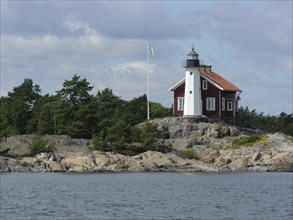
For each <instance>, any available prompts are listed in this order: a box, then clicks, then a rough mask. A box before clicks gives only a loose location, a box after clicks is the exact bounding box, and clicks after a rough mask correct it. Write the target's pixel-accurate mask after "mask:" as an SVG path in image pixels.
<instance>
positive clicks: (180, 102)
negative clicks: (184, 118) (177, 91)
mask: <svg viewBox="0 0 293 220" xmlns="http://www.w3.org/2000/svg"><path fill="white" fill-rule="evenodd" d="M177 109H178V111H183V110H184V98H183V97H179V98H178V107H177Z"/></svg>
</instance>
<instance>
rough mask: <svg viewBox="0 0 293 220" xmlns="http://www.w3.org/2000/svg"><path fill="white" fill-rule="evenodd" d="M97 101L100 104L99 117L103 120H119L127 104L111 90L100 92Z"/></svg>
mask: <svg viewBox="0 0 293 220" xmlns="http://www.w3.org/2000/svg"><path fill="white" fill-rule="evenodd" d="M96 99H97V104H98V112H97V114H98V115H97V116H98V118H99V119H101V120H102V119H105V118H117V117H118V116H119V115H120V114H121V112H122V110H123V108H124V104H125V102H124V101H122V100H121V99H120V97H118V96H116V95H114V93H113V91H112V89H109V88H106V89H104V90H102V91H98V93H97V95H96Z"/></svg>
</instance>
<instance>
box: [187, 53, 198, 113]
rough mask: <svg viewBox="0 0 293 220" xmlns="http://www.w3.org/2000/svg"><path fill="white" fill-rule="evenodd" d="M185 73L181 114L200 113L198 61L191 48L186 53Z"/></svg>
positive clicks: (196, 54)
mask: <svg viewBox="0 0 293 220" xmlns="http://www.w3.org/2000/svg"><path fill="white" fill-rule="evenodd" d="M184 67H185V68H186V73H185V93H184V111H183V116H184V117H188V116H195V115H202V100H201V88H200V73H199V69H200V62H199V59H198V53H196V52H195V51H194V48H192V50H191V52H190V53H188V54H187V60H186V64H185V66H184Z"/></svg>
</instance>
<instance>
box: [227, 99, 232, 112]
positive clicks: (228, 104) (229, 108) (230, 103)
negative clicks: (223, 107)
mask: <svg viewBox="0 0 293 220" xmlns="http://www.w3.org/2000/svg"><path fill="white" fill-rule="evenodd" d="M227 111H229V112H231V111H233V102H231V101H230V102H227Z"/></svg>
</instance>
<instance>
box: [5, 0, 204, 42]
mask: <svg viewBox="0 0 293 220" xmlns="http://www.w3.org/2000/svg"><path fill="white" fill-rule="evenodd" d="M1 4H2V3H1ZM1 13H2V19H3V24H2V30H1V31H2V33H3V34H12V35H18V34H21V35H25V36H32V35H47V34H54V35H58V36H61V35H71V34H72V31H77V30H79V29H84V28H87V27H86V26H83V25H84V24H85V23H86V25H87V26H90V27H91V28H92V29H93V30H95V31H96V32H98V33H100V34H102V35H103V36H107V37H111V38H127V39H172V38H182V37H187V36H191V35H192V34H196V33H197V34H198V33H199V31H198V30H199V29H198V28H190V27H191V25H192V26H194V27H195V26H197V20H196V19H192V18H195V14H194V15H188V16H187V17H191V19H186V15H184V14H180V15H179V16H178V17H175V18H174V17H173V16H172V15H170V13H169V12H168V11H167V10H166V7H165V6H164V4H163V3H161V2H146V1H145V2H144V1H138V2H135V1H134V2H131V3H130V2H115V4H114V3H113V2H103V1H88V2H86V4H85V3H84V2H80V1H62V2H60V1H59V2H55V1H54V2H43V1H40V2H35V1H33V2H31V1H29V2H27V1H26V2H19V1H17V2H6V3H5V7H3V9H2V10H1ZM199 26H200V25H198V27H199ZM68 27H70V29H68ZM75 34H78V32H75Z"/></svg>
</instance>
